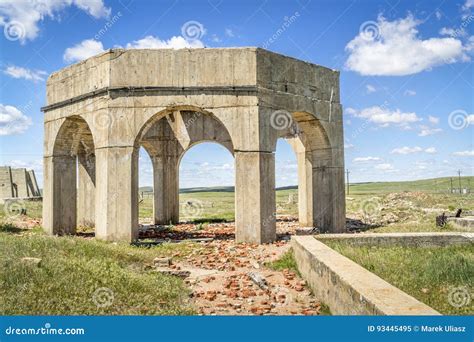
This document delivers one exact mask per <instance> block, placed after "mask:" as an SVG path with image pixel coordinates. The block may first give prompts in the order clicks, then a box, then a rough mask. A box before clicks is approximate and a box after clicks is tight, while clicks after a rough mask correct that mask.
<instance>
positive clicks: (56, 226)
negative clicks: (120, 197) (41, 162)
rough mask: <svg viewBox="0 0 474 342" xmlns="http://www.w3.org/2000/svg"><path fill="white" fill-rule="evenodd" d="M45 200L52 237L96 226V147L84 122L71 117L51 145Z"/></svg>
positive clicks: (46, 219) (62, 125)
mask: <svg viewBox="0 0 474 342" xmlns="http://www.w3.org/2000/svg"><path fill="white" fill-rule="evenodd" d="M51 161H52V163H51V164H50V165H49V164H48V167H45V168H46V169H47V172H48V173H49V175H48V176H49V177H51V180H52V181H51V182H50V186H49V188H47V189H45V192H47V193H48V196H46V198H48V199H50V200H49V201H50V202H49V203H47V204H46V205H47V206H52V208H53V210H52V213H51V214H48V215H46V217H45V221H46V222H45V226H46V228H47V229H48V230H49V231H50V232H51V233H53V234H74V233H76V228H77V227H78V226H85V227H94V226H95V188H96V162H95V143H94V137H93V134H92V131H91V129H90V127H89V125H88V123H87V122H86V120H85V119H84V118H82V117H80V116H71V117H68V118H66V119H65V120H64V122H63V123H62V124H61V126H60V128H59V130H58V132H57V134H56V137H55V140H54V145H53V154H52V156H51Z"/></svg>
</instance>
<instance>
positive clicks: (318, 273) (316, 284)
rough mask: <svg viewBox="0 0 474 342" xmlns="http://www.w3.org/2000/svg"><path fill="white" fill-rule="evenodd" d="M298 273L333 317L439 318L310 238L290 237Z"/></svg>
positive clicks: (411, 298)
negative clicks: (421, 316) (427, 316)
mask: <svg viewBox="0 0 474 342" xmlns="http://www.w3.org/2000/svg"><path fill="white" fill-rule="evenodd" d="M291 245H292V248H293V251H294V254H295V259H296V263H297V265H298V270H299V271H300V272H301V275H302V276H303V278H304V279H305V280H306V281H307V282H308V284H309V286H310V287H311V289H312V290H313V291H314V294H315V296H316V297H317V298H319V299H320V300H321V301H322V302H323V303H325V304H326V305H328V306H329V308H330V310H331V313H332V314H335V315H439V314H440V313H438V312H437V311H436V310H434V309H432V308H431V307H429V306H428V305H426V304H423V303H421V302H420V301H418V300H416V299H415V298H413V297H412V296H410V295H408V294H406V293H405V292H403V291H401V290H400V289H398V288H396V287H395V286H393V285H391V284H389V283H387V282H386V281H385V280H383V279H381V278H380V277H378V276H376V275H375V274H373V273H371V272H369V271H367V270H366V269H365V268H363V267H362V266H360V265H358V264H356V263H355V262H353V261H351V260H350V259H348V258H346V257H345V256H343V255H341V254H339V253H337V252H336V251H335V250H333V249H331V248H329V247H328V246H326V245H325V244H324V243H322V242H320V241H318V240H316V239H315V238H314V237H313V236H293V237H292V238H291Z"/></svg>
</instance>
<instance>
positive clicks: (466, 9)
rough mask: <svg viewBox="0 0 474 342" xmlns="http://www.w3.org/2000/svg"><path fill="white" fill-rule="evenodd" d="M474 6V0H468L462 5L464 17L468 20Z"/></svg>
mask: <svg viewBox="0 0 474 342" xmlns="http://www.w3.org/2000/svg"><path fill="white" fill-rule="evenodd" d="M473 8H474V0H466V2H465V3H464V5H463V6H462V8H461V10H462V12H463V13H462V19H463V20H466V19H467V18H469V16H470V15H471V10H472V9H473Z"/></svg>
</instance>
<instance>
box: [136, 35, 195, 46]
mask: <svg viewBox="0 0 474 342" xmlns="http://www.w3.org/2000/svg"><path fill="white" fill-rule="evenodd" d="M203 47H204V43H203V42H202V41H200V40H199V39H194V40H186V39H184V38H183V37H181V36H174V37H171V38H170V39H168V40H161V39H159V38H157V37H154V36H146V37H145V38H143V39H140V40H135V41H133V42H131V43H128V44H127V49H184V48H191V49H193V48H203Z"/></svg>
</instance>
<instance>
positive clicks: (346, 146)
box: [344, 143, 354, 149]
mask: <svg viewBox="0 0 474 342" xmlns="http://www.w3.org/2000/svg"><path fill="white" fill-rule="evenodd" d="M344 148H345V149H349V148H354V145H353V144H350V143H345V144H344Z"/></svg>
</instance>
